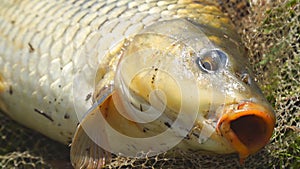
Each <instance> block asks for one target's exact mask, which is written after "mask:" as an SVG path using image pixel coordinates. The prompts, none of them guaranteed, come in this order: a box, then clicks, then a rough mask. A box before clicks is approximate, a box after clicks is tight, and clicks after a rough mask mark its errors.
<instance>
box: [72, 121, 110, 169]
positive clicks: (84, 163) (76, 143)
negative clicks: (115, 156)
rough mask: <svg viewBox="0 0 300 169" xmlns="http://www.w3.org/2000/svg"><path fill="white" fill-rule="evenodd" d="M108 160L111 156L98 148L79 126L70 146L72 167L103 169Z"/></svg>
mask: <svg viewBox="0 0 300 169" xmlns="http://www.w3.org/2000/svg"><path fill="white" fill-rule="evenodd" d="M110 159H111V154H110V153H109V152H107V151H105V150H104V149H102V148H101V147H100V146H98V145H97V144H96V143H95V142H94V141H93V140H92V139H91V138H90V137H89V136H88V135H87V134H86V132H85V131H84V129H83V128H82V126H81V125H79V126H78V128H77V131H76V135H75V136H74V140H73V143H72V145H71V162H72V165H73V167H74V168H75V169H77V168H93V169H94V168H103V167H104V166H105V164H107V163H109V162H110Z"/></svg>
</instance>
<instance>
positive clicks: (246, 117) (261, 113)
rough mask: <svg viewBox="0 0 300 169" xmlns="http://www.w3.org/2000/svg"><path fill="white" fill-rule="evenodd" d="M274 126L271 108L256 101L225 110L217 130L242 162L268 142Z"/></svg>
mask: <svg viewBox="0 0 300 169" xmlns="http://www.w3.org/2000/svg"><path fill="white" fill-rule="evenodd" d="M274 127H275V115H274V113H273V110H271V109H269V108H265V107H264V106H262V105H260V104H257V103H253V102H243V103H240V104H238V105H237V106H235V108H230V109H227V110H225V113H224V114H223V116H221V118H220V119H219V121H218V124H217V132H218V133H219V134H221V135H222V136H223V137H225V138H226V139H227V141H228V142H229V144H230V145H231V146H232V148H233V149H235V150H236V151H237V152H238V154H239V156H240V160H241V162H243V161H244V159H245V158H246V157H248V156H249V155H250V154H253V153H255V152H257V151H259V150H260V149H261V148H263V147H264V146H265V145H266V144H267V143H268V142H269V140H270V138H271V136H272V133H273V130H274Z"/></svg>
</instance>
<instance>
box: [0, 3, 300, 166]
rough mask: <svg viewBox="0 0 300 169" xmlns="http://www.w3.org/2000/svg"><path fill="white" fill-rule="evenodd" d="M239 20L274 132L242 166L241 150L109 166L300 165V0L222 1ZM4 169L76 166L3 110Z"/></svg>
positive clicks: (0, 155)
mask: <svg viewBox="0 0 300 169" xmlns="http://www.w3.org/2000/svg"><path fill="white" fill-rule="evenodd" d="M220 4H221V6H222V8H223V10H224V12H226V13H227V14H228V15H229V17H230V18H232V20H233V22H234V23H235V24H236V25H237V28H238V31H239V33H240V34H241V37H242V39H243V42H244V44H245V46H246V47H247V48H248V49H249V51H248V52H249V56H250V57H249V59H250V61H251V63H252V64H251V65H252V67H253V70H254V72H255V74H256V75H257V77H256V78H257V79H258V82H259V84H260V86H261V88H262V90H263V92H264V93H265V95H266V97H267V98H268V100H269V101H270V102H271V103H272V105H273V106H274V108H275V111H276V116H277V124H276V129H275V133H274V134H273V137H272V139H271V142H270V144H268V145H267V146H266V147H265V148H264V149H263V150H261V151H259V152H258V153H256V154H255V155H252V156H251V157H250V158H248V159H247V160H246V161H245V164H244V165H243V166H241V165H240V164H239V161H238V158H237V155H234V154H231V155H225V156H224V155H203V154H197V153H194V154H185V153H184V152H179V153H181V154H182V156H181V157H175V156H172V155H168V156H166V154H161V155H159V156H156V157H151V158H147V159H143V160H140V159H134V158H122V157H114V158H113V161H112V163H111V164H110V165H109V166H108V168H300V156H299V155H300V94H299V93H300V85H299V84H300V27H299V25H300V1H299V0H276V1H270V0H248V1H247V0H222V1H221V0H220ZM0 168H71V165H70V163H69V148H68V147H67V146H64V145H61V144H59V143H56V142H54V141H52V140H49V139H47V138H46V137H44V136H42V135H41V134H39V133H36V132H34V131H32V130H29V129H26V128H24V127H22V126H20V125H18V124H16V123H15V122H13V121H12V120H10V119H9V118H7V117H6V116H4V115H3V114H1V113H0Z"/></svg>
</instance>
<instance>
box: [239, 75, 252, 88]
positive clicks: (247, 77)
mask: <svg viewBox="0 0 300 169" xmlns="http://www.w3.org/2000/svg"><path fill="white" fill-rule="evenodd" d="M241 79H242V81H243V82H244V83H245V84H247V85H251V78H250V76H249V74H248V73H243V74H242V75H241Z"/></svg>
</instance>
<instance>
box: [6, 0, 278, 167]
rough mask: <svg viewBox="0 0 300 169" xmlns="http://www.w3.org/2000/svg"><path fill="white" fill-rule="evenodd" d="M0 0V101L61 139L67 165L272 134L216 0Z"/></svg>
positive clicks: (247, 145) (230, 144)
mask: <svg viewBox="0 0 300 169" xmlns="http://www.w3.org/2000/svg"><path fill="white" fill-rule="evenodd" d="M0 2H1V3H0V4H1V5H0V107H1V110H2V111H3V112H4V113H6V114H8V115H9V116H10V117H11V118H12V119H14V120H16V121H18V122H20V123H22V124H24V125H25V126H27V127H29V128H32V129H34V130H37V131H39V132H41V133H43V134H45V135H46V136H48V137H50V138H52V139H54V140H57V141H60V142H62V143H64V144H70V143H71V142H72V150H71V158H72V159H71V160H72V163H73V165H74V166H75V168H76V167H80V166H86V167H87V166H90V167H91V166H92V168H97V167H101V166H103V165H104V164H105V163H106V162H107V159H108V158H109V156H110V152H112V153H116V154H121V155H129V156H132V155H133V154H135V153H137V151H144V152H147V151H153V152H154V154H155V153H161V152H164V151H167V150H169V149H171V148H172V147H176V146H177V148H178V149H181V150H185V151H198V150H205V151H212V152H216V153H221V154H225V153H233V152H237V153H239V155H240V157H241V158H242V159H244V158H246V157H247V156H248V155H249V154H252V153H254V152H256V151H258V150H259V149H260V148H262V147H263V146H264V145H265V144H266V143H267V142H268V139H269V138H270V137H271V134H272V131H273V128H274V123H275V116H274V113H273V110H272V108H271V107H270V105H269V104H268V103H267V101H266V100H265V99H264V97H263V95H262V93H261V92H260V90H259V88H258V87H257V86H256V84H255V82H254V80H253V75H252V73H251V71H250V69H249V68H248V65H247V64H248V63H247V61H246V60H247V57H246V52H245V50H244V48H243V46H242V43H241V42H240V39H239V38H238V35H237V33H236V31H235V29H234V27H233V25H232V24H231V22H230V20H229V19H228V18H227V17H226V16H225V15H224V14H223V13H222V12H221V11H220V9H219V8H218V6H217V3H215V2H211V1H201V0H199V1H191V0H179V1H173V0H171V1H156V0H149V1H127V0H122V1H114V0H112V1H94V0H89V1H88V0H85V1H84V0H80V1H64V0H57V1H46V0H42V1H32V0H30V1H29V0H23V1H18V0H17V1H6V0H1V1H0ZM147 110H149V111H147ZM145 112H146V113H145ZM95 116H96V117H97V118H95ZM176 119H179V120H176ZM78 124H80V125H79V127H78ZM244 124H247V125H248V126H252V127H254V128H255V126H257V128H255V130H256V132H257V133H258V134H257V133H256V134H255V132H253V131H252V130H249V129H248V128H247V126H245V125H244ZM103 126H104V127H103ZM237 130H241V131H237ZM116 131H117V132H116ZM120 133H121V134H120ZM159 133H166V135H162V136H161V137H155V136H160V135H159ZM243 133H246V134H243ZM124 135H125V136H127V137H126V139H125V138H124V137H122V136H124ZM257 135H258V136H257ZM132 138H139V139H132ZM148 138H149V140H148V141H145V142H143V141H141V140H147V139H148ZM150 138H151V139H152V140H151V139H150ZM171 138H172V139H171ZM119 139H124V140H126V141H125V143H124V144H120V140H119ZM72 140H73V141H72ZM99 140H101V143H98V142H97V141H99ZM155 140H156V141H155ZM158 140H160V141H158ZM170 140H171V141H170ZM170 142H171V143H172V144H170V145H167V146H161V145H165V144H166V143H167V144H168V143H170ZM150 143H153V145H152V146H150V147H149V146H148V145H149V144H150ZM173 144H174V145H173ZM135 146H136V147H135ZM83 147H85V148H83ZM133 147H134V148H133ZM87 149H88V150H89V152H86V150H87ZM92 152H93V153H92ZM83 157H86V158H83ZM90 159H92V161H94V162H93V163H90V162H89V161H91V160H90ZM103 159H104V160H103Z"/></svg>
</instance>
